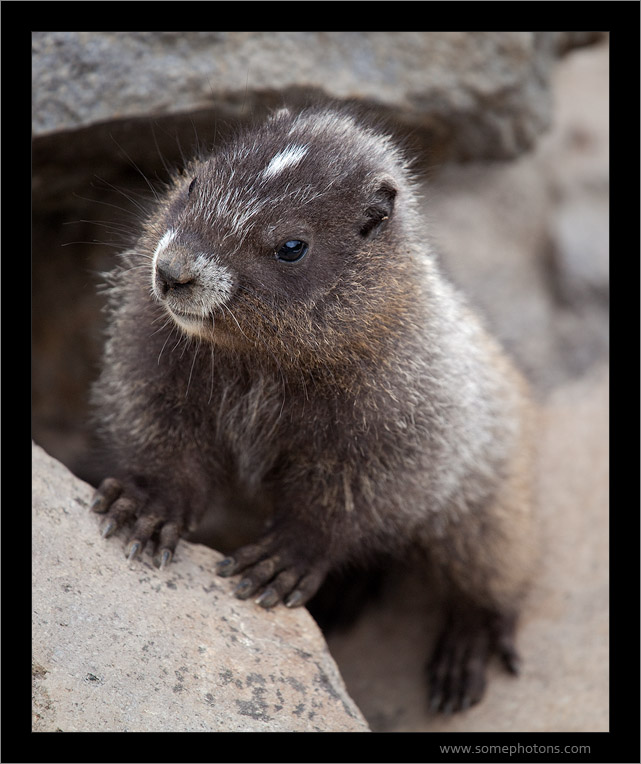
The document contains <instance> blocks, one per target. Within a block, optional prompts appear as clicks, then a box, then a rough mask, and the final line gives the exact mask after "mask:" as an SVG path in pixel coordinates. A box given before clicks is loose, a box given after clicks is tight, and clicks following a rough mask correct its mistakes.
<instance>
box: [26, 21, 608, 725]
mask: <svg viewBox="0 0 641 764" xmlns="http://www.w3.org/2000/svg"><path fill="white" fill-rule="evenodd" d="M32 40H33V115H34V117H33V120H34V121H33V303H32V304H33V331H32V337H33V345H32V347H33V386H32V390H33V437H34V440H35V441H36V443H38V444H39V445H41V446H42V447H43V448H44V449H45V450H46V451H47V452H48V453H49V454H51V455H52V456H54V457H55V458H56V459H58V460H60V461H61V462H63V463H64V464H65V465H67V466H68V467H69V469H71V470H72V471H73V472H74V473H75V474H76V475H78V476H79V477H81V478H83V479H84V480H87V481H89V482H92V481H95V480H97V479H98V478H99V477H100V470H99V466H97V465H96V464H95V462H93V460H92V459H91V435H90V429H89V427H88V408H87V392H88V387H89V384H90V382H91V380H92V379H93V378H94V377H95V375H96V374H97V369H98V360H99V354H100V348H101V344H102V329H103V316H102V314H101V306H102V302H101V298H100V296H99V295H98V293H97V284H98V283H99V277H98V274H99V272H101V271H104V270H107V269H109V268H110V267H111V263H112V262H113V259H114V256H115V253H116V252H117V251H118V249H120V248H122V247H123V246H124V244H123V241H124V240H123V237H126V236H127V235H129V234H130V233H131V232H132V231H133V230H135V225H136V221H137V219H138V218H139V217H140V214H141V205H144V200H145V199H146V198H149V197H150V195H151V194H152V193H153V191H152V186H158V185H161V183H162V180H163V178H164V177H166V168H167V167H168V166H178V167H180V165H181V162H182V158H183V157H185V156H189V155H190V154H191V153H192V151H193V150H194V149H195V148H196V147H197V146H207V147H213V146H215V145H216V143H217V142H218V141H220V140H222V139H223V138H224V136H225V134H226V133H227V132H228V130H229V129H230V126H233V125H235V124H236V123H238V122H243V121H246V120H249V119H253V118H255V117H259V116H260V115H261V114H263V113H265V112H267V111H268V110H269V109H271V108H273V107H276V106H279V105H281V104H283V103H287V104H292V105H299V104H304V103H306V102H308V101H309V100H310V99H313V100H319V99H320V100H322V99H324V98H333V99H338V100H341V101H356V102H359V103H360V104H363V105H365V106H366V107H367V108H368V109H370V110H372V111H373V112H375V113H377V114H379V115H380V116H381V118H382V119H384V120H385V122H386V124H387V125H388V126H389V128H390V130H392V131H393V132H394V133H395V134H396V135H398V137H399V138H400V139H402V140H404V141H405V142H406V144H407V145H408V147H409V150H410V152H411V153H412V154H413V155H415V156H416V157H417V162H416V170H417V172H418V173H419V174H420V176H421V178H422V182H423V197H424V209H425V215H426V219H427V220H428V221H429V226H430V231H431V236H432V238H433V241H434V244H435V247H436V249H437V250H438V251H439V253H440V257H441V260H442V264H443V267H444V268H445V270H446V271H447V272H448V273H449V274H450V276H451V278H452V279H453V280H454V281H455V282H456V283H458V284H459V285H460V286H461V287H462V288H463V289H464V290H465V292H466V293H467V294H468V296H469V297H470V299H471V301H472V302H473V303H474V304H475V305H476V306H477V307H478V308H479V310H480V311H481V312H482V313H484V314H485V317H486V320H487V323H488V324H489V325H490V327H491V328H492V329H493V331H494V332H495V334H497V336H499V338H500V339H501V340H502V341H503V343H504V344H505V346H506V347H507V348H508V350H509V351H510V353H511V354H512V355H513V356H514V357H515V359H516V360H517V362H518V363H519V365H520V366H521V367H522V368H523V370H524V371H525V372H526V374H527V375H528V377H529V378H530V380H531V381H532V383H533V385H534V388H535V391H536V393H537V395H538V399H539V401H540V404H541V410H542V420H543V430H542V433H541V442H540V453H541V467H540V475H541V479H540V503H541V514H542V520H543V524H544V534H545V538H546V544H545V556H544V560H543V562H542V571H541V575H540V577H539V579H538V580H537V583H536V586H535V589H534V591H533V593H532V597H531V603H530V607H529V608H528V610H527V613H526V615H525V618H524V623H523V628H522V633H521V649H522V653H523V657H524V672H523V676H522V677H521V678H520V679H519V680H517V681H515V680H513V678H511V677H508V676H504V675H503V674H502V673H501V672H500V670H499V669H498V667H497V669H496V671H495V672H494V673H495V674H496V676H495V677H494V679H493V681H492V682H491V683H490V687H489V691H488V696H487V698H486V700H485V701H484V703H483V704H481V705H480V706H478V707H475V708H473V709H470V710H469V711H467V712H466V713H464V714H461V715H459V716H456V717H453V718H440V717H434V716H430V715H429V714H428V712H427V709H426V701H425V690H424V686H423V678H422V672H421V670H420V669H421V668H422V663H423V661H424V659H425V655H426V653H427V645H428V643H429V639H430V638H431V634H432V632H433V630H434V619H433V617H432V616H429V615H428V614H423V613H422V612H420V610H422V608H421V609H420V610H419V613H418V615H417V607H416V601H417V600H416V598H415V597H414V594H413V592H415V591H416V588H417V587H418V586H419V582H409V583H408V582H406V581H397V582H390V583H389V584H388V587H387V589H386V591H385V593H384V596H383V599H382V600H381V601H380V602H379V603H377V604H376V605H372V606H371V607H370V608H369V609H367V610H366V611H365V613H364V614H363V616H362V617H361V618H360V620H359V621H358V622H357V624H356V625H355V626H354V627H353V628H352V629H350V630H349V631H347V632H346V633H342V634H336V635H331V636H330V637H329V639H328V642H329V646H330V650H331V652H332V655H333V656H334V658H335V659H336V661H337V662H338V665H339V667H340V670H341V672H342V674H343V678H344V679H345V682H346V684H347V688H348V690H349V692H350V693H351V696H352V698H353V699H354V700H355V701H356V703H357V704H358V706H359V707H360V709H361V711H362V712H363V714H364V716H365V717H366V718H367V720H368V722H369V724H370V727H371V728H372V729H374V730H388V731H391V730H394V731H402V730H403V731H405V730H467V731H470V730H484V731H485V730H511V731H526V730H537V731H542V730H548V731H597V730H606V729H607V725H608V675H607V671H608V641H607V640H608V579H607V569H608V568H607V564H608V560H607V551H608V538H607V537H608V506H607V498H608V474H607V466H608V371H607V362H608V258H609V252H608V193H609V186H608V159H609V158H608V128H609V125H608V109H609V105H608V78H609V66H608V64H609V55H608V54H609V51H608V39H607V36H606V35H604V34H602V33H585V32H577V33H568V32H563V33H549V32H548V33H523V32H522V33H506V32H496V33H463V32H461V33H454V32H450V33H436V32H414V33H397V32H378V33H354V32H344V33H311V32H310V33H284V32H283V33H278V32H276V33H274V32H272V33H261V32H229V33H224V32H217V33H213V32H212V33H208V32H192V33H181V32H176V33H174V32H166V33H157V32H133V33H116V32H113V33H102V32H96V33H92V32H42V33H34V34H33V38H32ZM51 543H54V544H55V543H56V539H55V538H53V539H52V540H51ZM159 596H162V595H160V594H159Z"/></svg>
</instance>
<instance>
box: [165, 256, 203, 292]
mask: <svg viewBox="0 0 641 764" xmlns="http://www.w3.org/2000/svg"><path fill="white" fill-rule="evenodd" d="M156 281H157V284H158V287H159V289H160V291H161V292H162V294H163V295H166V294H167V292H169V290H170V289H172V290H174V291H179V290H183V291H184V289H185V287H187V286H189V284H191V283H192V282H193V281H194V275H193V274H192V273H191V272H190V271H189V270H188V269H186V268H185V266H184V263H180V262H176V261H175V260H159V261H158V262H157V263H156Z"/></svg>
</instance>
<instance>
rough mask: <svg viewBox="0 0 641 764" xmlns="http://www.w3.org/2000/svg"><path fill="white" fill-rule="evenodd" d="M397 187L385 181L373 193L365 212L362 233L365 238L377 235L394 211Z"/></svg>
mask: <svg viewBox="0 0 641 764" xmlns="http://www.w3.org/2000/svg"><path fill="white" fill-rule="evenodd" d="M395 199H396V188H394V185H393V184H392V183H391V182H390V181H387V180H386V181H383V182H382V183H381V184H380V185H379V186H378V188H377V189H376V191H374V193H373V194H372V195H371V197H370V199H369V203H368V205H367V207H366V208H365V211H364V213H363V220H362V223H361V228H360V234H361V236H362V237H363V238H365V239H371V238H373V237H374V236H377V235H378V234H379V233H380V232H381V231H382V230H383V228H385V224H386V223H387V221H388V220H389V219H390V218H391V217H392V213H393V212H394V200H395Z"/></svg>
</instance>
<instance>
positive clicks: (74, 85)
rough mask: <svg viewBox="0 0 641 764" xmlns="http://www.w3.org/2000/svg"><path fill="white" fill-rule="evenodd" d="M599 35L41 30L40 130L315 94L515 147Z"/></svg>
mask: <svg viewBox="0 0 641 764" xmlns="http://www.w3.org/2000/svg"><path fill="white" fill-rule="evenodd" d="M593 35H594V33H593ZM592 39H594V36H590V34H589V33H583V35H578V36H577V35H576V33H575V35H574V36H573V35H572V34H569V33H550V32H547V33H534V32H35V33H34V34H33V38H32V40H33V43H32V50H33V94H34V106H33V114H34V125H33V128H34V134H35V135H36V136H40V135H45V134H47V133H51V132H59V131H67V130H73V129H76V128H79V127H86V126H88V125H92V124H96V123H100V122H110V121H113V120H127V119H132V118H138V117H141V116H149V117H154V118H158V117H161V116H164V115H170V114H180V113H191V112H198V111H201V110H203V109H213V107H214V106H215V109H216V110H221V109H222V110H223V111H225V112H227V114H228V115H232V114H233V115H234V116H239V114H238V112H242V111H243V110H247V109H249V110H252V109H253V108H254V107H255V105H256V104H260V103H263V104H264V103H265V102H267V101H273V100H274V98H275V97H276V99H277V100H281V99H283V98H286V99H287V100H289V101H292V100H300V99H301V98H302V99H304V100H305V99H308V98H309V96H310V94H314V95H315V96H316V97H330V98H338V99H340V100H350V99H357V100H359V101H365V102H370V103H371V104H372V105H373V106H375V107H380V108H383V109H385V110H387V111H389V112H390V113H392V112H393V113H394V115H395V117H396V118H399V117H401V118H402V119H404V120H407V121H408V122H409V123H411V124H412V126H413V127H417V126H422V127H424V128H425V129H427V130H428V131H429V132H430V133H431V134H432V136H433V141H432V143H439V144H441V148H440V150H439V153H442V152H443V151H447V153H448V154H451V155H453V156H457V157H462V158H471V157H476V158H480V157H484V158H488V157H510V156H515V155H517V154H519V153H521V152H522V151H524V150H525V149H527V148H528V147H530V146H531V145H532V144H533V142H534V140H535V139H536V137H537V136H538V135H539V134H540V133H541V132H542V130H544V129H545V128H546V127H547V126H548V124H549V120H550V91H549V74H550V70H551V66H552V64H553V62H554V60H555V59H556V58H557V56H558V55H559V53H560V52H562V51H565V50H567V49H568V48H571V47H573V46H574V45H577V44H584V43H585V42H589V41H591V40H592ZM98 93H99V94H100V97H99V98H97V97H96V94H98ZM276 94H277V95H276Z"/></svg>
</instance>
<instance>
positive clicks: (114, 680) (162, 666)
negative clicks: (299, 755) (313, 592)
mask: <svg viewBox="0 0 641 764" xmlns="http://www.w3.org/2000/svg"><path fill="white" fill-rule="evenodd" d="M91 494H92V489H91V488H90V487H89V486H88V485H86V484H84V483H82V482H81V481H80V480H78V479H77V478H75V477H74V476H73V475H72V474H71V473H70V472H69V471H68V470H67V469H66V468H65V467H64V466H63V465H62V464H60V463H59V462H57V461H56V460H55V459H52V458H51V457H50V456H48V455H47V454H46V453H45V452H44V451H43V450H42V449H41V448H39V447H38V446H35V445H34V447H33V668H32V678H33V730H34V731H36V732H53V731H59V730H61V731H64V732H79V731H84V732H97V731H111V732H124V731H139V732H150V731H163V732H168V731H181V732H187V731H203V732H212V731H228V732H231V731H281V732H284V731H287V732H294V731H301V732H302V731H308V732H311V731H359V732H363V731H367V730H368V726H367V723H366V722H365V720H364V718H363V716H362V715H361V713H360V711H359V710H358V708H357V707H356V705H355V704H354V702H353V701H352V700H351V699H350V697H349V696H348V694H347V692H346V690H345V686H344V684H343V681H342V679H341V677H340V674H339V673H338V670H337V668H336V665H335V663H334V661H333V659H332V658H331V656H330V655H329V653H328V651H327V647H326V645H325V642H324V640H323V637H322V635H321V633H320V631H319V629H318V627H317V626H316V624H315V622H314V621H313V619H312V618H311V616H310V615H309V613H308V612H307V611H306V610H304V609H298V610H288V609H286V608H282V607H281V608H277V609H276V610H274V611H265V610H263V609H262V608H259V607H257V606H256V605H255V604H254V603H253V602H251V601H250V602H241V601H240V600H236V599H235V598H234V597H233V596H232V595H231V587H232V586H233V583H232V582H231V581H229V580H227V579H220V578H217V577H216V576H215V574H214V573H213V570H214V565H215V563H216V561H217V560H218V559H220V555H218V554H217V553H216V552H215V551H213V550H211V549H208V548H205V547H202V546H199V545H193V544H188V543H186V542H181V543H180V544H179V546H178V548H177V553H176V558H175V559H174V561H173V563H172V564H171V565H170V566H169V567H168V568H167V569H166V570H163V571H160V570H158V569H156V568H155V567H154V566H153V565H152V564H151V562H150V559H151V558H150V557H149V556H145V557H144V558H143V559H142V561H137V562H135V563H132V564H131V565H130V566H128V565H127V563H126V560H125V559H124V556H123V546H122V540H119V539H117V538H112V539H107V540H104V539H102V538H101V537H100V534H99V532H98V527H99V518H98V516H96V515H94V514H92V513H91V512H90V511H89V510H88V503H89V500H90V497H91Z"/></svg>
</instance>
